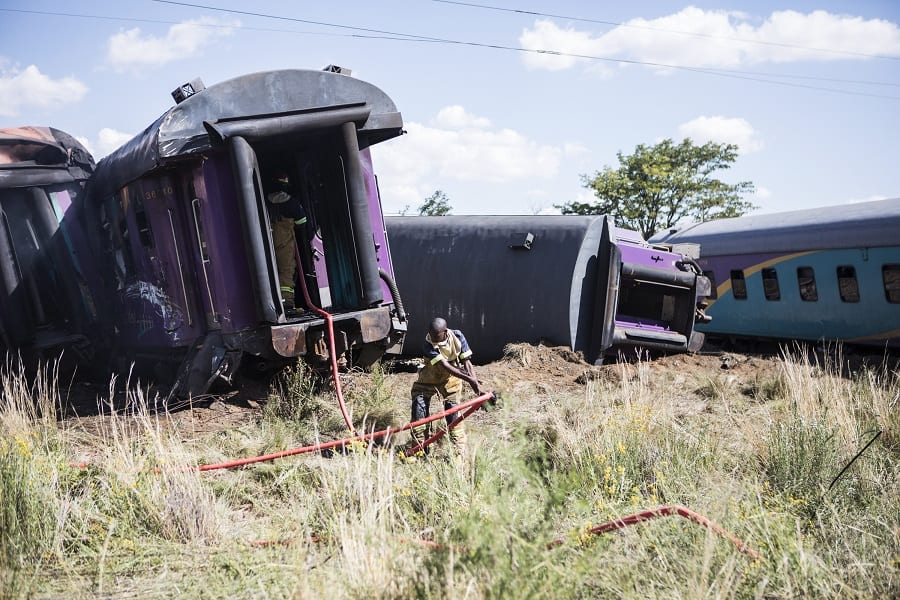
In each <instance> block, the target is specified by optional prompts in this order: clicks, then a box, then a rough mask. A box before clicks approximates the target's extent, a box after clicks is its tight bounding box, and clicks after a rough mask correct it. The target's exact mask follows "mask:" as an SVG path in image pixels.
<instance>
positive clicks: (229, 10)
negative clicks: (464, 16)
mask: <svg viewBox="0 0 900 600" xmlns="http://www.w3.org/2000/svg"><path fill="white" fill-rule="evenodd" d="M150 1H151V2H158V3H160V4H174V5H176V6H187V7H190V8H203V9H206V10H216V11H219V12H226V13H231V14H235V15H244V16H248V17H263V18H265V19H278V20H279V21H292V22H294V23H305V24H307V25H321V26H322V27H336V28H338V29H351V30H353V31H365V32H366V33H380V34H384V35H394V36H401V37H406V38H410V39H419V40H429V41H444V40H441V39H440V38H433V37H428V36H424V35H415V34H412V33H397V32H395V31H385V30H383V29H370V28H367V27H354V26H351V25H341V24H338V23H328V22H325V21H313V20H310V19H298V18H296V17H287V16H284V15H269V14H266V13H258V12H252V11H249V10H237V9H234V8H220V7H218V6H206V5H203V4H191V3H190V2H176V1H175V0H150Z"/></svg>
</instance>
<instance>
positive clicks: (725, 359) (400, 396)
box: [61, 344, 900, 436]
mask: <svg viewBox="0 0 900 600" xmlns="http://www.w3.org/2000/svg"><path fill="white" fill-rule="evenodd" d="M797 351H798V350H796V349H795V350H794V352H797ZM803 351H805V352H808V353H810V359H811V360H812V361H824V360H825V358H826V357H825V354H824V352H823V351H822V350H821V349H816V348H807V349H805V350H803ZM779 352H780V351H779V349H778V348H764V349H762V350H758V351H756V352H753V353H746V352H731V351H723V350H720V349H717V348H714V347H707V348H704V350H703V351H702V352H700V353H697V354H675V355H668V356H659V357H652V358H650V357H642V358H641V359H640V360H637V357H636V356H635V357H625V358H621V357H620V359H619V360H618V361H609V362H608V363H607V364H604V365H602V366H593V365H590V364H588V363H586V362H585V361H584V360H583V357H582V356H581V355H580V354H578V353H575V352H573V351H571V350H569V349H568V348H564V347H548V346H542V345H539V346H533V345H528V344H515V345H511V346H510V347H509V348H508V353H507V355H506V356H505V357H504V358H503V359H501V360H499V361H496V362H493V363H490V364H486V365H480V366H478V367H477V373H478V377H479V379H480V380H481V381H482V382H483V388H484V389H485V390H491V391H495V392H498V393H500V394H502V395H506V394H513V395H515V394H523V393H525V394H534V393H539V394H549V393H569V394H571V393H577V391H578V390H580V389H584V387H585V386H586V385H588V384H589V383H590V382H592V381H598V380H602V381H612V382H621V381H622V380H623V378H625V379H634V378H636V377H638V370H639V365H643V366H644V367H645V369H646V370H644V377H648V378H649V380H650V382H651V384H652V385H653V388H654V389H655V390H657V391H658V393H659V394H660V396H661V397H662V396H665V397H667V401H669V402H670V403H674V404H676V405H678V406H676V407H675V408H676V410H677V411H678V412H681V413H683V414H690V413H696V412H700V411H703V410H705V409H707V408H708V407H707V406H706V403H707V401H706V400H705V399H704V398H703V394H702V393H699V394H698V388H699V387H700V386H701V385H702V384H703V382H707V383H708V382H722V383H723V384H724V385H737V386H748V385H752V382H759V381H763V380H766V379H771V378H772V377H775V376H776V375H777V371H778V369H779V366H778V364H779V356H780V354H779ZM883 360H884V355H883V354H877V353H870V352H863V351H847V350H845V351H844V352H843V359H842V360H841V363H842V364H843V365H844V370H845V371H846V375H847V376H851V375H852V373H853V372H855V371H857V370H859V369H860V368H863V367H864V366H865V365H867V364H881V363H883ZM889 360H891V361H892V364H893V368H897V365H898V363H900V356H897V355H896V354H895V355H893V356H891V357H889ZM418 362H419V361H417V359H402V360H394V361H387V362H386V363H385V371H386V375H385V382H384V385H385V387H386V388H387V389H388V390H389V392H390V394H391V395H392V397H396V398H397V402H398V407H405V406H408V400H407V393H408V390H409V388H410V386H411V385H412V382H413V381H414V379H415V369H416V366H417V364H418ZM371 377H372V376H371V374H369V373H365V372H348V373H343V374H342V376H341V381H342V386H343V389H344V393H345V396H348V395H352V393H353V390H354V388H362V389H365V388H366V386H367V384H368V383H369V378H371ZM269 393H270V386H269V384H268V383H267V382H264V381H260V380H245V381H243V382H242V384H241V385H240V386H239V387H237V388H236V389H233V390H230V391H225V392H222V393H220V394H217V395H208V396H205V397H201V398H195V399H193V400H191V401H181V402H172V403H164V402H160V401H157V402H156V403H155V408H156V409H157V412H158V413H159V414H161V415H165V416H164V417H163V418H164V419H167V420H168V421H169V422H170V423H171V424H172V425H173V426H174V427H176V428H177V429H178V430H179V431H181V432H184V433H186V434H189V435H192V436H195V435H204V434H210V433H215V432H217V431H222V430H225V429H229V428H233V427H238V426H241V425H244V424H248V423H250V422H253V421H255V420H256V419H258V418H259V413H260V411H261V409H262V406H263V405H264V404H265V403H266V402H267V399H268V396H269ZM109 395H110V394H109V390H103V389H99V388H97V387H96V386H91V385H88V384H72V385H71V386H69V388H68V389H67V391H66V393H65V394H64V399H63V401H64V405H65V408H64V409H63V411H62V413H61V414H62V419H63V420H64V421H65V423H66V426H69V427H75V428H78V429H82V430H84V431H86V432H89V433H90V432H96V431H98V430H99V429H100V428H102V427H103V423H104V421H105V419H107V418H108V417H109V415H111V414H113V413H117V414H123V412H124V413H126V414H127V412H128V411H127V399H126V397H125V394H124V393H122V392H118V393H117V394H115V396H114V400H113V402H112V403H110V402H109ZM143 396H144V397H145V398H151V397H152V396H153V391H152V390H150V391H148V392H146V393H145V394H144V395H143ZM133 398H134V396H132V400H133ZM151 404H152V403H151ZM398 410H402V409H398Z"/></svg>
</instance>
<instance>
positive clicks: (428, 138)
mask: <svg viewBox="0 0 900 600" xmlns="http://www.w3.org/2000/svg"><path fill="white" fill-rule="evenodd" d="M431 122H432V123H434V124H435V125H437V124H442V126H434V127H432V126H428V125H423V124H420V123H415V122H409V123H406V124H405V128H406V130H407V131H408V135H405V136H403V137H401V138H400V139H397V140H392V141H390V142H388V143H385V144H379V145H378V146H375V147H374V148H373V150H372V154H373V155H374V162H375V168H376V170H377V171H378V173H379V175H380V181H381V182H382V189H381V191H382V196H383V200H384V201H385V203H386V204H387V205H388V206H389V207H390V208H392V209H394V208H396V209H398V210H399V209H401V208H402V207H403V206H404V205H406V204H409V205H410V206H412V207H413V208H415V207H416V206H419V205H420V204H422V201H423V199H424V198H425V197H426V196H427V195H428V194H430V193H431V192H433V191H434V190H435V189H444V190H445V191H447V190H448V184H452V182H454V181H456V182H480V183H491V184H502V183H509V182H523V181H529V180H547V179H549V178H552V177H553V176H555V175H556V174H557V173H558V171H559V167H560V162H561V158H562V156H563V152H564V151H563V149H562V148H560V147H557V146H548V145H542V144H539V143H537V142H535V141H533V140H529V139H528V138H526V137H525V136H524V135H522V134H521V133H519V132H518V131H515V130H512V129H502V128H496V127H492V126H491V125H490V121H489V120H488V119H485V118H483V117H477V116H474V115H471V114H469V113H467V112H466V111H465V109H463V107H461V106H450V107H446V108H444V109H442V110H441V111H440V112H438V115H437V116H436V117H435V119H433V120H432V121H431ZM451 197H452V194H451Z"/></svg>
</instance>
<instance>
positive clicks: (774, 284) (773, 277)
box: [762, 268, 781, 301]
mask: <svg viewBox="0 0 900 600" xmlns="http://www.w3.org/2000/svg"><path fill="white" fill-rule="evenodd" d="M762 280H763V292H764V293H765V295H766V300H771V301H774V300H781V288H779V287H778V272H777V271H776V270H775V269H772V268H768V269H763V270H762Z"/></svg>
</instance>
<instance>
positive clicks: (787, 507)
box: [0, 349, 900, 598]
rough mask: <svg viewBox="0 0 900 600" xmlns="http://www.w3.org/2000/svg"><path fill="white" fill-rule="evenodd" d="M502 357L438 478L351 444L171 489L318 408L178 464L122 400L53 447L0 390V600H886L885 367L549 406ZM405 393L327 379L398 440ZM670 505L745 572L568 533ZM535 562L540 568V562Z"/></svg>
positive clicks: (708, 559)
mask: <svg viewBox="0 0 900 600" xmlns="http://www.w3.org/2000/svg"><path fill="white" fill-rule="evenodd" d="M541 351H542V350H541V349H532V350H530V352H541ZM523 352H524V351H523ZM523 352H520V354H519V355H518V358H515V357H514V358H515V360H511V361H510V362H509V363H507V364H506V368H507V369H508V371H506V372H504V373H502V375H503V376H506V377H508V381H507V382H505V383H508V387H507V389H505V390H504V391H505V398H504V400H505V407H504V408H503V409H502V410H499V411H494V412H489V413H477V415H476V416H475V417H473V419H472V421H471V422H470V424H469V425H468V428H469V435H470V446H471V451H470V453H469V455H468V456H466V457H464V458H463V459H461V460H458V459H456V458H453V457H452V456H450V455H449V454H447V453H435V454H433V455H429V457H428V458H422V457H419V458H417V459H415V460H412V459H404V458H401V457H400V456H398V455H397V453H395V452H393V451H392V449H391V444H387V445H383V446H381V445H364V444H358V445H354V446H352V447H349V448H348V449H347V450H346V451H345V452H343V453H336V454H333V455H330V456H325V455H314V456H304V457H297V458H293V459H285V460H281V461H277V462H274V463H268V464H263V465H259V466H255V467H252V468H246V469H240V470H234V471H227V472H216V473H206V474H201V473H199V472H197V471H195V470H193V469H191V468H190V467H191V466H192V465H196V464H197V463H199V462H208V461H213V460H221V459H224V458H229V457H236V456H241V455H251V454H256V453H261V452H266V451H270V450H274V449H283V448H287V447H291V446H294V445H301V444H306V443H310V442H312V441H314V440H315V439H318V438H320V437H324V436H328V437H335V436H339V435H342V434H343V432H342V421H341V420H340V416H339V413H338V411H337V408H336V406H335V405H334V402H333V400H331V399H330V396H329V395H328V392H329V390H328V389H327V387H324V388H323V387H322V385H321V384H320V383H317V382H316V381H315V380H314V379H313V376H312V374H310V373H309V372H307V371H304V370H302V369H296V370H294V371H292V372H289V373H288V374H287V375H286V378H285V379H283V380H282V381H281V382H280V383H279V384H278V385H276V386H275V387H274V388H273V390H272V394H271V396H270V398H269V401H268V403H267V406H266V407H265V408H264V409H262V410H261V411H260V412H259V414H258V419H257V420H256V421H255V422H249V423H246V424H244V425H241V426H239V427H236V428H233V429H229V430H225V431H222V432H219V433H216V434H209V435H207V436H201V437H200V438H190V439H188V438H187V437H186V436H183V435H181V432H179V430H178V428H177V427H176V426H175V422H174V421H170V420H169V419H168V417H167V416H166V415H154V414H151V412H150V411H149V410H147V405H148V404H152V402H149V401H148V400H147V399H146V398H145V397H144V395H143V394H142V393H141V392H140V391H138V390H136V391H133V392H132V393H131V396H130V410H129V411H128V412H127V414H118V415H108V416H107V417H105V418H102V419H100V420H99V423H100V426H99V427H92V428H81V427H80V426H79V425H78V422H73V421H66V422H60V423H57V421H56V418H55V413H54V412H53V408H52V407H53V406H54V404H55V402H57V401H58V398H56V397H55V393H56V392H53V391H52V386H51V385H49V384H48V383H47V382H46V381H45V382H44V383H40V384H38V385H37V387H35V386H34V385H31V384H29V383H28V382H27V380H26V379H25V378H24V376H22V374H20V373H10V372H7V373H5V374H3V376H2V377H3V381H2V390H3V397H2V403H0V461H2V462H0V494H2V497H0V499H2V501H0V519H2V521H0V551H2V553H0V560H2V561H3V562H2V563H0V586H2V587H0V596H2V597H4V598H5V597H26V596H33V595H43V596H56V595H60V594H61V593H63V592H66V593H68V594H74V595H77V596H79V595H86V596H93V595H116V594H122V595H127V594H137V595H141V596H149V597H170V596H173V595H178V596H185V597H208V596H216V597H227V596H240V597H318V596H323V595H328V596H329V597H348V598H363V597H365V598H371V597H375V598H412V597H416V598H432V597H433V598H508V597H529V598H531V597H538V598H558V597H564V598H565V597H703V596H715V597H719V596H728V597H774V598H779V597H784V598H788V597H790V598H793V597H798V596H806V597H890V596H891V595H892V594H895V593H896V591H897V589H898V579H897V571H898V564H897V562H896V560H897V556H898V555H900V539H898V538H900V517H898V514H897V510H896V507H897V506H898V505H900V490H898V483H897V478H896V473H897V459H898V450H897V445H896V439H897V437H896V436H897V433H896V431H897V430H896V429H895V427H896V424H897V423H896V420H897V416H896V415H897V403H898V398H900V381H898V375H897V373H896V372H894V371H891V370H890V368H889V367H887V366H885V367H878V368H874V369H867V370H863V371H860V372H858V373H857V374H855V375H849V374H848V372H847V369H846V368H845V366H844V365H843V364H841V363H837V361H835V362H833V363H827V364H826V363H824V362H821V361H820V363H816V362H815V361H814V360H811V359H809V358H807V357H805V356H801V355H799V354H795V355H791V354H786V355H785V356H783V357H782V358H781V359H780V360H779V361H778V368H777V370H776V371H775V372H774V373H770V374H768V375H755V376H754V377H755V378H754V379H753V380H752V381H738V380H737V379H734V380H726V379H719V378H718V377H720V376H716V375H713V376H710V377H706V379H704V378H702V377H701V378H700V384H699V385H692V384H691V381H690V379H686V378H685V376H684V374H683V373H677V372H676V373H672V372H666V371H661V370H660V369H659V368H658V365H656V364H654V363H638V364H629V365H609V366H606V367H603V369H604V372H606V373H608V376H603V377H596V378H591V379H590V380H588V381H587V382H586V384H585V385H583V386H575V385H573V384H571V383H564V382H562V383H561V384H560V385H559V386H549V385H546V384H545V383H542V382H538V383H531V382H529V381H528V379H527V377H526V376H525V375H526V372H525V371H517V370H518V369H525V368H526V367H525V366H524V365H525V363H531V362H536V360H537V358H536V357H537V355H532V354H527V353H523ZM50 377H51V380H52V375H51V376H50ZM704 377H705V376H704ZM409 382H410V380H409V378H406V379H404V378H403V377H398V376H392V375H387V374H385V373H384V372H383V371H377V370H376V371H375V373H374V374H370V375H357V376H353V377H351V378H349V379H348V381H347V382H346V383H347V385H346V390H347V392H346V393H347V397H348V401H349V403H350V407H351V410H352V411H353V414H354V418H355V420H356V422H357V423H360V422H362V421H363V420H364V419H365V420H366V422H367V423H368V422H369V419H371V420H372V422H373V423H374V422H378V424H379V427H380V426H381V425H383V424H386V423H399V422H402V421H404V420H405V417H406V412H407V411H408V395H407V394H408V385H409ZM676 382H678V383H676ZM704 382H706V383H709V385H705V384H704ZM723 382H724V385H719V384H720V383H723ZM877 431H883V432H884V433H882V434H881V436H880V437H879V439H878V440H876V442H875V443H873V444H872V446H871V447H870V448H869V449H868V450H867V451H866V452H865V453H864V454H863V455H862V456H861V457H859V458H858V459H857V460H856V461H855V462H854V463H853V464H852V465H851V466H850V467H849V468H848V469H847V470H846V472H845V473H844V474H843V475H842V476H841V477H840V478H839V479H837V481H835V483H834V485H831V483H832V481H834V480H835V477H836V476H837V474H838V473H839V472H840V470H841V469H842V468H843V467H844V466H846V465H847V464H848V463H849V461H850V459H852V458H853V457H854V455H855V454H856V453H857V452H858V451H859V449H860V448H861V447H862V445H863V444H865V443H866V442H867V441H868V440H869V439H871V437H872V435H874V433H875V432H877ZM73 460H74V461H81V460H84V461H86V462H89V463H90V464H91V466H90V467H89V468H87V469H80V468H74V467H71V466H69V463H70V461H73ZM829 486H830V489H829ZM671 503H679V504H684V505H687V506H689V507H691V508H693V509H694V510H697V511H698V512H701V513H703V514H705V515H707V516H709V517H710V518H712V519H713V520H714V521H716V522H718V523H719V524H721V525H722V526H724V527H725V528H727V529H729V530H731V531H733V532H734V533H735V534H736V535H738V536H739V537H741V538H742V539H744V540H745V541H746V542H747V543H748V544H750V546H752V547H753V548H755V549H757V550H758V551H759V552H760V553H761V555H762V559H760V560H753V559H751V558H749V557H747V556H746V555H743V554H741V553H739V552H738V551H737V549H736V548H735V547H734V546H732V545H731V544H729V543H728V542H727V541H724V540H722V539H720V538H718V537H716V536H714V535H713V534H711V533H710V532H709V531H707V530H705V529H703V528H700V527H697V526H696V525H693V524H691V523H688V522H686V521H683V520H675V519H661V520H655V521H651V522H648V523H645V524H642V525H639V526H636V527H632V528H629V529H627V530H623V531H622V532H620V533H616V534H611V535H606V536H602V537H595V536H591V535H589V534H587V533H586V532H587V530H588V529H589V528H590V527H592V526H593V525H597V524H598V523H600V522H602V521H605V520H608V519H614V518H618V517H621V516H623V515H625V514H629V513H631V512H635V511H637V510H641V509H645V508H652V507H655V506H659V505H661V504H671ZM556 537H562V538H563V539H564V540H565V541H566V543H565V544H564V545H562V546H560V547H556V548H552V549H551V548H548V546H547V543H548V542H549V541H550V540H552V539H554V538H556ZM426 542H428V543H432V544H433V545H432V546H426V545H424V544H425V543H426ZM434 544H436V546H435V545H434Z"/></svg>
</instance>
